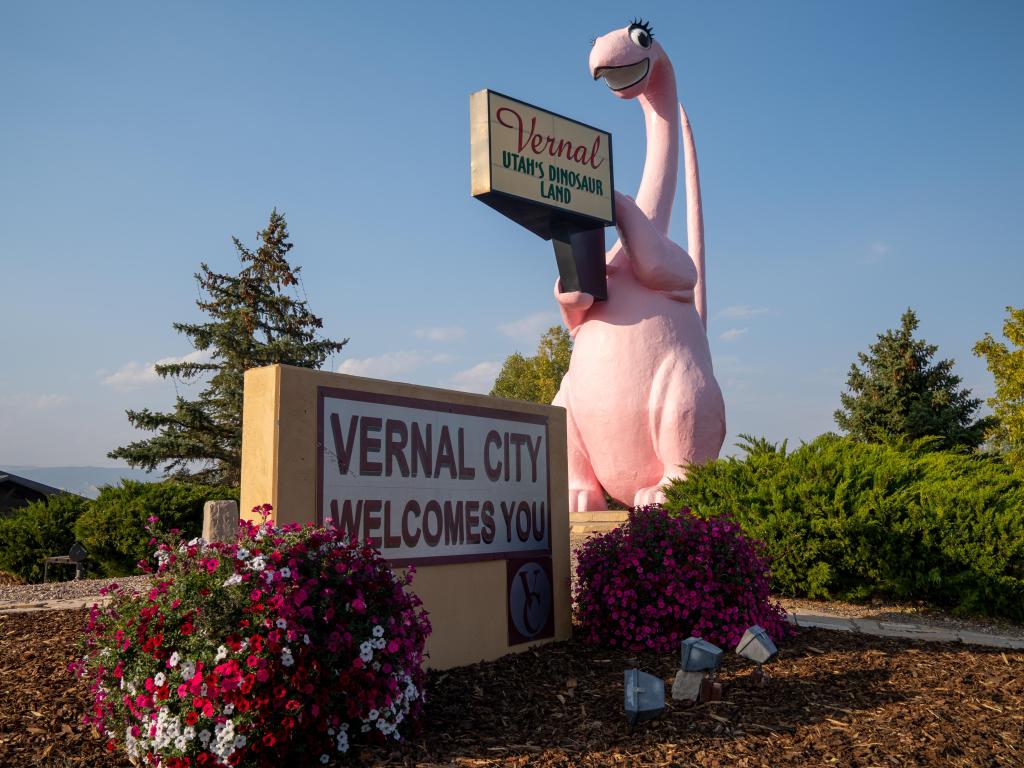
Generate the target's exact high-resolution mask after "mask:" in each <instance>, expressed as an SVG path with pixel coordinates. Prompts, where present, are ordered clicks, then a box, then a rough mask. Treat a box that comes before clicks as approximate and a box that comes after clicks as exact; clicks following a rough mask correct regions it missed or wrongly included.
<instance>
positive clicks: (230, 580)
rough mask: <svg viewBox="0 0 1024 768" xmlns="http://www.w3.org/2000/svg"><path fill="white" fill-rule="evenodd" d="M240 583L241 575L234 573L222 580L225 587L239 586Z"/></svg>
mask: <svg viewBox="0 0 1024 768" xmlns="http://www.w3.org/2000/svg"><path fill="white" fill-rule="evenodd" d="M241 583H242V575H241V574H240V573H234V574H232V575H231V576H228V577H227V578H226V579H224V586H225V587H233V586H234V585H235V584H241Z"/></svg>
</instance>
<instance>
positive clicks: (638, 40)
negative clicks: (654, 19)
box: [629, 21, 653, 48]
mask: <svg viewBox="0 0 1024 768" xmlns="http://www.w3.org/2000/svg"><path fill="white" fill-rule="evenodd" d="M652 37H653V35H652V34H651V29H650V25H649V24H647V23H646V22H642V21H640V22H637V21H634V22H633V23H632V24H630V25H629V39H630V40H632V41H633V43H634V45H639V46H640V47H641V48H650V47H651V38H652Z"/></svg>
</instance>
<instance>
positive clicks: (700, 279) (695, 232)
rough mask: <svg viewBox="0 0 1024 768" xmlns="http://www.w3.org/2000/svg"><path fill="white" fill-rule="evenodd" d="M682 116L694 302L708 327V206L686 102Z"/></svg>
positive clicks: (681, 112)
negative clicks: (694, 269) (703, 197)
mask: <svg viewBox="0 0 1024 768" xmlns="http://www.w3.org/2000/svg"><path fill="white" fill-rule="evenodd" d="M679 117H680V122H681V124H682V128H683V158H684V161H685V165H686V247H687V249H688V250H689V252H690V258H692V259H693V263H694V265H696V267H697V285H696V286H694V303H695V305H696V307H697V314H698V315H700V319H701V322H702V323H704V330H705V331H707V329H708V296H707V280H706V278H705V272H704V209H703V208H702V207H701V200H700V170H699V169H698V168H697V147H696V146H695V145H694V143H693V130H692V129H691V128H690V118H688V117H687V116H686V110H685V109H683V105H682V104H680V105H679Z"/></svg>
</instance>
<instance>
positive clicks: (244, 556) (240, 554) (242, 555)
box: [235, 547, 249, 560]
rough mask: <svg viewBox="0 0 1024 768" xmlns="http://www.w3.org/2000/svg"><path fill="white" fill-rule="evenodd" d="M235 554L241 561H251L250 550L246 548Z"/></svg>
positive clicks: (240, 548) (239, 549)
mask: <svg viewBox="0 0 1024 768" xmlns="http://www.w3.org/2000/svg"><path fill="white" fill-rule="evenodd" d="M235 554H236V555H237V556H238V559H239V560H247V559H249V550H248V549H246V548H245V547H239V548H238V550H237V551H236V553H235Z"/></svg>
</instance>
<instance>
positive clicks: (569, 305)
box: [555, 280, 594, 312]
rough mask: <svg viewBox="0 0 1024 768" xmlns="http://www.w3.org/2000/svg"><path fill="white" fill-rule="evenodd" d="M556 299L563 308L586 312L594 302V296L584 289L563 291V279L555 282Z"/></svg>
mask: <svg viewBox="0 0 1024 768" xmlns="http://www.w3.org/2000/svg"><path fill="white" fill-rule="evenodd" d="M555 299H556V300H557V301H558V303H559V304H560V305H561V306H562V308H563V309H566V310H573V311H576V312H584V311H586V310H588V309H590V307H591V306H593V304H594V297H593V296H592V295H591V294H589V293H586V292H584V291H566V292H565V293H563V292H562V281H561V280H559V281H557V282H556V283H555Z"/></svg>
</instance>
